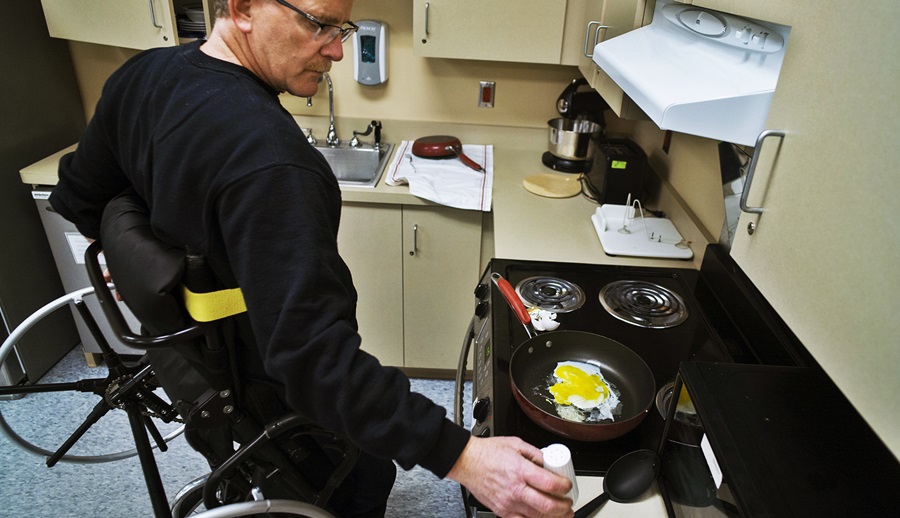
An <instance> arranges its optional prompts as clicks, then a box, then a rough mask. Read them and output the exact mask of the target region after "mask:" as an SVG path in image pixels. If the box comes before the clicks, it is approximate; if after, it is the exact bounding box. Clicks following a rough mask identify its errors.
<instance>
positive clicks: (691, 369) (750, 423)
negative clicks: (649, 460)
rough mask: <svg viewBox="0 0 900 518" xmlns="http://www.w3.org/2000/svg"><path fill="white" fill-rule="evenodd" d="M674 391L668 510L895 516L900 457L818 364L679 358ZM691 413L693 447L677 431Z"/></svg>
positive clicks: (665, 486) (663, 480)
mask: <svg viewBox="0 0 900 518" xmlns="http://www.w3.org/2000/svg"><path fill="white" fill-rule="evenodd" d="M673 394H678V395H679V397H677V398H676V397H674V395H673V397H672V398H671V399H670V402H669V404H668V407H667V412H666V429H665V430H666V431H665V433H664V435H663V438H662V440H661V443H660V447H659V451H660V455H661V456H662V471H661V475H660V478H659V485H660V490H661V491H662V493H663V496H664V498H665V500H666V507H667V510H668V512H669V515H670V516H676V517H689V516H704V517H706V516H900V495H898V493H897V491H896V488H898V487H900V463H898V461H897V459H896V457H894V456H893V455H892V454H891V452H890V450H888V448H887V446H885V445H884V443H883V442H882V441H881V440H880V439H879V438H878V436H877V435H876V434H875V432H874V431H872V429H871V428H870V427H869V426H868V424H867V423H866V422H865V421H864V420H863V419H862V416H860V415H859V412H857V411H856V410H855V409H854V408H853V406H852V405H851V404H850V402H849V401H848V400H847V398H846V397H844V395H843V394H842V393H841V392H840V390H839V389H838V388H837V386H835V384H834V383H833V382H832V381H831V380H830V379H829V378H828V376H827V375H826V374H825V372H824V371H822V370H821V369H820V368H807V367H783V366H772V365H747V364H722V363H707V362H685V363H683V364H682V365H681V368H680V369H679V374H678V376H677V377H676V381H675V385H674V391H673ZM691 411H693V412H694V414H695V417H696V422H695V424H696V425H697V426H699V428H700V429H699V430H695V431H698V432H699V433H698V434H695V435H694V437H695V438H696V439H699V440H695V441H694V442H696V443H697V444H694V443H693V442H692V441H690V440H688V441H685V440H683V438H684V436H683V435H678V434H677V433H676V431H677V428H678V427H677V426H676V423H678V422H679V421H678V419H677V416H676V414H677V413H679V412H680V413H681V414H685V413H690V412H691Z"/></svg>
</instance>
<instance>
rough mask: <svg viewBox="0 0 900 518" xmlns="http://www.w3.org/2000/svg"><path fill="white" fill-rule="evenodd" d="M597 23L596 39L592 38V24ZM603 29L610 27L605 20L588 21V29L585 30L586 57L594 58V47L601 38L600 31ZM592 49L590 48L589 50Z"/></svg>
mask: <svg viewBox="0 0 900 518" xmlns="http://www.w3.org/2000/svg"><path fill="white" fill-rule="evenodd" d="M592 25H596V26H597V28H596V29H594V39H593V41H592V40H591V26H592ZM602 29H609V26H608V25H603V22H596V21H594V22H588V24H587V29H586V30H585V31H584V57H586V58H593V57H594V47H596V46H597V43H599V40H600V31H601V30H602ZM588 49H590V50H588Z"/></svg>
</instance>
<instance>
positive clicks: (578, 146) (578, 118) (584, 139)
mask: <svg viewBox="0 0 900 518" xmlns="http://www.w3.org/2000/svg"><path fill="white" fill-rule="evenodd" d="M583 85H587V80H586V79H584V78H579V79H574V80H572V82H571V83H569V85H568V86H567V87H566V88H565V90H563V91H562V93H561V94H560V96H559V98H558V99H557V100H556V110H557V111H558V112H559V114H560V115H561V117H558V118H556V119H550V120H549V121H547V125H548V126H549V127H550V142H549V148H548V151H546V152H545V153H544V154H543V155H542V156H541V162H542V163H543V164H544V165H545V166H547V167H549V168H550V169H553V170H554V171H560V172H563V173H582V172H584V170H585V169H586V168H587V166H588V159H589V158H590V157H591V148H590V140H591V138H593V137H597V136H600V135H602V134H603V131H604V129H605V128H606V123H605V122H604V120H603V112H604V111H605V110H607V109H608V108H609V106H608V105H607V104H606V102H605V101H604V100H603V98H602V97H600V94H598V93H597V92H596V91H594V90H590V91H585V92H579V91H578V89H579V88H581V87H582V86H583Z"/></svg>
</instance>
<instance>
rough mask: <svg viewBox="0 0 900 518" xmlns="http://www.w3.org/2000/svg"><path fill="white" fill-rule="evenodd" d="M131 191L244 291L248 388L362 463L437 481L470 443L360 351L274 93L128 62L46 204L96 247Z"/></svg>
mask: <svg viewBox="0 0 900 518" xmlns="http://www.w3.org/2000/svg"><path fill="white" fill-rule="evenodd" d="M128 186H133V187H134V189H135V190H136V191H137V193H138V195H140V196H141V197H142V198H143V199H144V200H145V201H146V202H147V204H148V205H149V207H150V210H151V225H152V227H153V230H154V231H155V232H156V234H157V236H159V237H160V238H161V239H163V240H164V241H166V242H168V243H170V244H172V245H175V246H179V247H191V248H193V249H195V250H198V251H199V252H200V253H203V254H204V255H206V256H207V257H208V258H209V259H210V262H211V263H212V264H213V265H223V266H224V269H225V270H227V273H226V275H225V277H226V278H231V281H226V283H231V282H233V283H236V284H237V285H239V286H240V287H241V290H242V291H243V294H244V298H245V300H246V303H247V308H248V312H247V314H248V316H249V320H250V324H251V326H252V329H253V335H254V337H255V341H256V344H257V346H256V347H257V349H258V351H249V352H245V353H247V354H249V355H250V356H249V357H250V358H251V359H253V360H255V361H250V362H248V365H252V364H254V363H255V364H258V365H260V366H264V367H262V368H261V370H262V369H264V373H263V372H254V369H253V368H252V367H248V368H247V372H245V375H246V376H248V377H260V376H261V377H263V378H269V379H268V381H269V382H270V383H272V384H274V385H275V386H276V387H277V388H278V390H279V392H280V393H281V394H283V395H284V398H285V400H286V401H287V403H288V404H289V405H290V406H291V407H292V408H293V409H295V410H296V411H298V412H300V413H302V414H304V415H306V416H308V417H310V418H311V419H313V420H314V421H316V422H317V423H319V424H320V425H321V426H323V427H326V428H328V429H331V430H332V431H334V432H337V433H340V434H343V435H345V436H346V437H348V438H349V439H350V440H352V441H353V442H354V443H356V444H358V445H359V446H360V447H361V448H362V449H364V450H366V451H368V452H369V453H371V454H373V455H376V456H380V457H384V458H390V459H394V460H396V461H397V462H398V463H399V464H400V465H401V466H402V467H403V468H405V469H410V468H412V467H413V466H414V465H415V464H419V465H421V466H422V467H424V468H426V469H429V470H431V471H432V472H434V473H435V474H436V475H438V476H439V477H443V476H445V475H446V474H447V472H448V471H449V470H450V468H451V467H452V466H453V464H454V462H455V461H456V459H457V458H458V457H459V455H460V453H461V452H462V450H463V448H464V447H465V444H466V441H467V440H468V438H469V433H468V432H467V431H466V430H465V429H463V428H460V427H458V426H456V425H454V424H453V423H452V422H451V421H449V420H448V419H447V418H446V411H445V409H443V408H442V407H440V406H437V405H435V404H434V403H433V402H431V401H430V400H428V399H427V398H425V397H424V396H422V395H420V394H416V393H413V392H410V387H409V380H408V379H407V377H406V376H405V375H404V374H403V373H401V372H400V371H399V370H397V369H394V368H390V367H384V366H381V365H380V364H379V363H378V361H377V360H376V359H375V358H374V357H372V356H371V355H369V354H367V353H365V352H363V351H360V349H359V346H360V336H359V334H358V333H357V324H356V317H355V312H356V299H357V297H356V290H355V288H354V287H353V282H352V279H351V276H350V271H349V270H348V269H347V266H346V264H344V261H343V260H342V259H341V257H340V256H339V255H338V250H337V232H338V222H339V220H340V211H341V192H340V189H339V187H338V184H337V181H336V180H335V178H334V175H333V174H332V173H331V170H330V168H329V166H328V164H327V162H325V160H324V159H323V158H322V156H321V154H320V153H318V151H316V150H315V149H314V148H313V147H312V146H310V144H309V143H308V142H307V140H306V138H305V137H304V136H303V133H302V131H301V130H300V128H299V126H298V125H297V123H296V121H295V120H294V119H293V117H292V116H291V115H290V114H289V113H288V112H287V111H286V110H285V109H284V108H283V107H282V106H281V104H280V103H279V100H278V93H277V92H276V91H275V90H273V89H272V88H271V87H269V86H268V85H266V84H265V83H263V82H262V81H261V80H260V79H259V78H258V77H256V76H255V75H254V74H253V73H251V72H250V71H249V70H247V69H245V68H243V67H240V66H237V65H233V64H231V63H227V62H224V61H221V60H217V59H214V58H212V57H209V56H207V55H205V54H204V53H202V52H201V51H200V50H199V43H194V44H189V45H184V46H180V47H173V48H168V49H153V50H149V51H145V52H142V53H141V54H138V55H137V56H135V57H134V58H132V59H131V60H129V61H128V62H127V63H125V64H124V65H123V66H122V67H121V68H120V69H119V70H117V71H116V72H115V73H114V74H113V75H112V77H111V78H110V79H109V81H108V82H107V83H106V85H105V86H104V88H103V93H102V97H101V99H100V102H99V103H98V105H97V109H96V112H95V114H94V117H93V119H92V120H91V122H90V124H89V125H88V127H87V129H86V131H85V134H84V135H83V137H82V139H81V141H80V143H79V146H78V149H77V151H76V152H75V153H72V154H69V155H66V156H64V157H63V159H62V160H61V162H60V168H59V183H58V184H57V186H56V188H55V189H54V190H53V193H52V195H51V197H50V203H51V204H52V205H53V207H54V208H55V209H56V210H57V211H58V212H59V213H60V214H62V215H63V216H64V217H66V218H67V219H68V220H70V221H72V222H74V223H75V225H76V226H77V228H78V229H79V231H81V232H82V233H83V234H84V235H86V236H88V237H91V238H97V237H98V234H99V224H100V216H101V214H102V211H103V208H104V206H105V205H106V203H107V201H109V200H110V199H111V198H112V197H114V196H115V195H117V194H119V193H120V192H121V191H123V190H124V189H125V188H126V187H128ZM113 273H115V272H113Z"/></svg>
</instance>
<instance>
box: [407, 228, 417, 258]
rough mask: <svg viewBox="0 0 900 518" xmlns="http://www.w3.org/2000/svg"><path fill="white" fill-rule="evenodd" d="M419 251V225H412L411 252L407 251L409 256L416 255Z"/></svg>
mask: <svg viewBox="0 0 900 518" xmlns="http://www.w3.org/2000/svg"><path fill="white" fill-rule="evenodd" d="M418 251H419V225H413V243H412V250H410V251H409V255H416V252H418Z"/></svg>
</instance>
